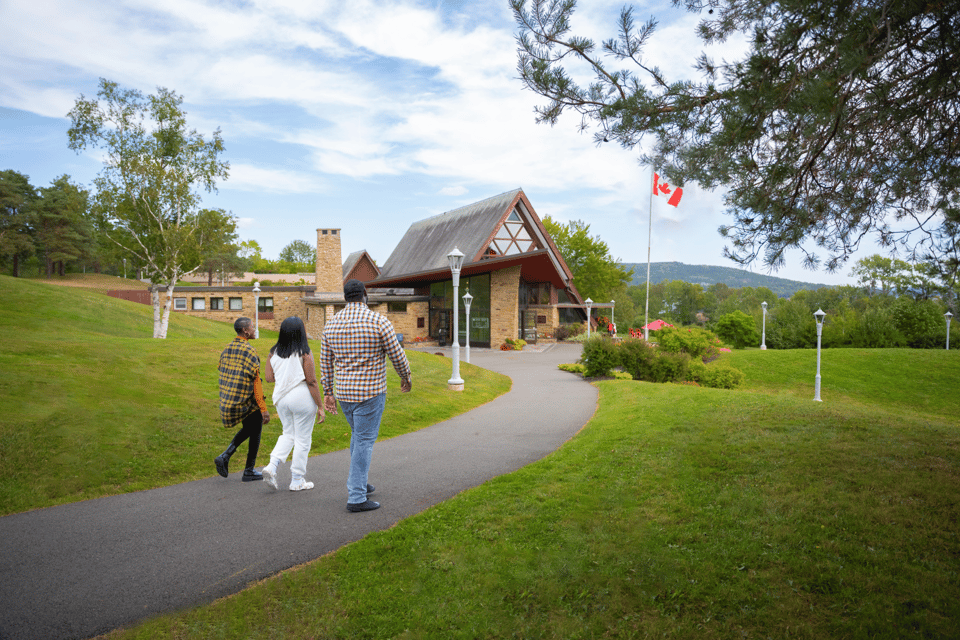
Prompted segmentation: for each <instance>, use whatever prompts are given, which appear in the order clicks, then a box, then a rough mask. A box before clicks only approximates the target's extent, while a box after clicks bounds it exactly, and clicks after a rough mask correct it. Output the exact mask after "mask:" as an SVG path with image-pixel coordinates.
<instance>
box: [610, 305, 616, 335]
mask: <svg viewBox="0 0 960 640" xmlns="http://www.w3.org/2000/svg"><path fill="white" fill-rule="evenodd" d="M616 306H617V301H616V300H611V301H610V324H612V325H613V326H614V327H616V326H617V317H616V315H614V313H613V312H614V310H615V307H616ZM613 335H614V336H616V335H617V331H616V329H614V331H613Z"/></svg>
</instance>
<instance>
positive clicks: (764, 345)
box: [760, 302, 767, 350]
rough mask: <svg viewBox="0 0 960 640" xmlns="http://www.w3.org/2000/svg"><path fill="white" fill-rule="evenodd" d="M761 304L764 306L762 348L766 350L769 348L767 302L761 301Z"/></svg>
mask: <svg viewBox="0 0 960 640" xmlns="http://www.w3.org/2000/svg"><path fill="white" fill-rule="evenodd" d="M760 306H761V307H763V335H762V336H761V337H760V348H761V349H763V350H766V348H767V303H766V302H761V303H760Z"/></svg>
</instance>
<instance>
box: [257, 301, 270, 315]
mask: <svg viewBox="0 0 960 640" xmlns="http://www.w3.org/2000/svg"><path fill="white" fill-rule="evenodd" d="M257 311H259V312H260V313H273V298H260V299H259V300H258V301H257Z"/></svg>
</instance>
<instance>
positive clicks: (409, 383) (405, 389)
mask: <svg viewBox="0 0 960 640" xmlns="http://www.w3.org/2000/svg"><path fill="white" fill-rule="evenodd" d="M411 388H413V380H401V381H400V392H401V393H410V389H411Z"/></svg>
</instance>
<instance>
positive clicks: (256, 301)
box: [253, 282, 260, 339]
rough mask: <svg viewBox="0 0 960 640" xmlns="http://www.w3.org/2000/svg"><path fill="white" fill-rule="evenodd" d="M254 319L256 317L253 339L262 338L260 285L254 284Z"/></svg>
mask: <svg viewBox="0 0 960 640" xmlns="http://www.w3.org/2000/svg"><path fill="white" fill-rule="evenodd" d="M253 317H254V323H255V324H254V332H253V337H254V338H257V339H259V338H260V283H259V282H254V283H253Z"/></svg>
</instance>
